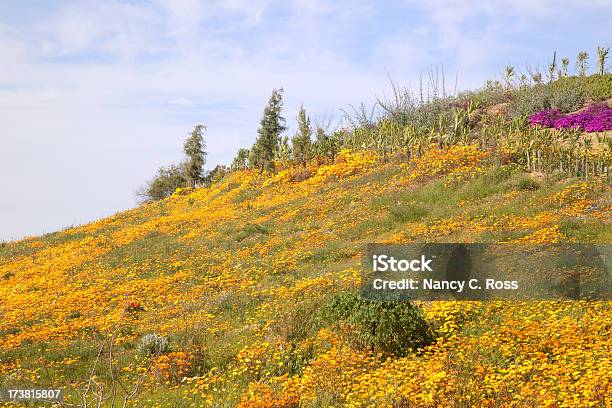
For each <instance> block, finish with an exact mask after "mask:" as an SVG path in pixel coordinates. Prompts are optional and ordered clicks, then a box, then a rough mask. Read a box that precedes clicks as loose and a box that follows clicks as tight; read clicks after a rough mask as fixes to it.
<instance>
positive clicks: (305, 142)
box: [291, 105, 312, 166]
mask: <svg viewBox="0 0 612 408" xmlns="http://www.w3.org/2000/svg"><path fill="white" fill-rule="evenodd" d="M297 122H298V131H297V133H296V135H295V136H293V138H291V146H292V147H293V159H294V160H295V161H296V163H300V164H301V165H302V166H306V162H307V161H308V160H309V159H310V157H311V154H312V141H311V139H310V138H311V136H312V126H311V125H310V118H309V117H308V115H307V114H306V110H305V109H304V105H302V106H301V107H300V111H299V113H298V116H297Z"/></svg>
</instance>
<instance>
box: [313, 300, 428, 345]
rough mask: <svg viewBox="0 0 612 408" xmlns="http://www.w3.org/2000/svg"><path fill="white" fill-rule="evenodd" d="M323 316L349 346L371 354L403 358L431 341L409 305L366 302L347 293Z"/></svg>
mask: <svg viewBox="0 0 612 408" xmlns="http://www.w3.org/2000/svg"><path fill="white" fill-rule="evenodd" d="M323 314H324V316H325V320H327V321H329V322H331V323H332V324H334V325H336V327H337V328H338V329H339V330H340V331H341V332H342V334H343V336H344V338H345V339H346V341H347V342H348V343H349V344H351V346H353V347H356V348H359V349H365V350H370V351H372V352H374V353H381V354H383V355H394V356H403V355H406V354H407V353H408V352H409V351H410V350H411V349H412V350H415V349H418V348H421V347H424V346H426V345H428V344H431V343H432V342H433V340H434V336H433V332H432V330H431V328H430V326H429V324H428V323H427V322H426V321H425V319H424V318H423V315H422V312H421V310H420V309H419V308H418V307H417V306H415V305H413V304H412V303H410V302H404V301H375V300H369V299H364V298H362V297H361V296H360V294H359V292H355V291H351V292H344V293H341V294H339V295H336V296H335V297H333V298H332V300H331V302H330V303H329V305H328V307H327V308H325V309H324V312H323Z"/></svg>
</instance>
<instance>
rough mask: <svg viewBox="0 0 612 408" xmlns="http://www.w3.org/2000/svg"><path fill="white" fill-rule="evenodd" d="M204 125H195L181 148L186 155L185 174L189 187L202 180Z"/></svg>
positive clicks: (204, 161)
mask: <svg viewBox="0 0 612 408" xmlns="http://www.w3.org/2000/svg"><path fill="white" fill-rule="evenodd" d="M205 130H206V126H204V125H197V126H196V127H195V128H194V129H193V132H191V134H190V135H189V137H188V138H187V140H185V144H184V145H183V149H184V151H185V154H186V155H187V161H186V162H185V176H186V178H187V181H188V183H189V185H190V186H191V187H196V186H198V185H199V184H201V183H202V182H203V181H204V164H206V142H205V141H204V136H203V133H204V131H205Z"/></svg>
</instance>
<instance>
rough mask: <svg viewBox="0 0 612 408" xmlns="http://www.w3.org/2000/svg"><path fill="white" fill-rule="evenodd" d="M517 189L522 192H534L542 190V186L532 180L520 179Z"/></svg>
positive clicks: (527, 178)
mask: <svg viewBox="0 0 612 408" xmlns="http://www.w3.org/2000/svg"><path fill="white" fill-rule="evenodd" d="M517 187H518V189H519V190H522V191H534V190H537V189H539V188H540V184H539V183H538V182H537V181H535V180H534V179H532V178H529V177H523V178H521V179H519V181H518V183H517Z"/></svg>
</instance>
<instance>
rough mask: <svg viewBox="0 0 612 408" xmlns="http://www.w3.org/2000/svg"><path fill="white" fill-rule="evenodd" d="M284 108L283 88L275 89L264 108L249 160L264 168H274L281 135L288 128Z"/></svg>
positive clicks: (270, 169)
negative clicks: (283, 113) (283, 115)
mask: <svg viewBox="0 0 612 408" xmlns="http://www.w3.org/2000/svg"><path fill="white" fill-rule="evenodd" d="M282 108H283V88H280V89H275V90H273V91H272V95H271V96H270V99H269V100H268V105H267V106H266V108H265V109H264V112H263V116H262V118H261V121H260V126H259V129H258V130H257V134H258V136H257V140H256V141H255V144H254V145H253V148H252V149H251V154H250V156H249V162H250V163H251V165H253V166H254V167H258V168H259V169H260V170H261V171H263V170H269V171H273V170H274V161H273V160H274V156H275V154H276V152H277V150H278V147H279V143H280V135H281V134H282V133H283V132H284V131H285V130H287V127H286V126H285V118H283V117H282V116H281V110H282Z"/></svg>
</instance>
